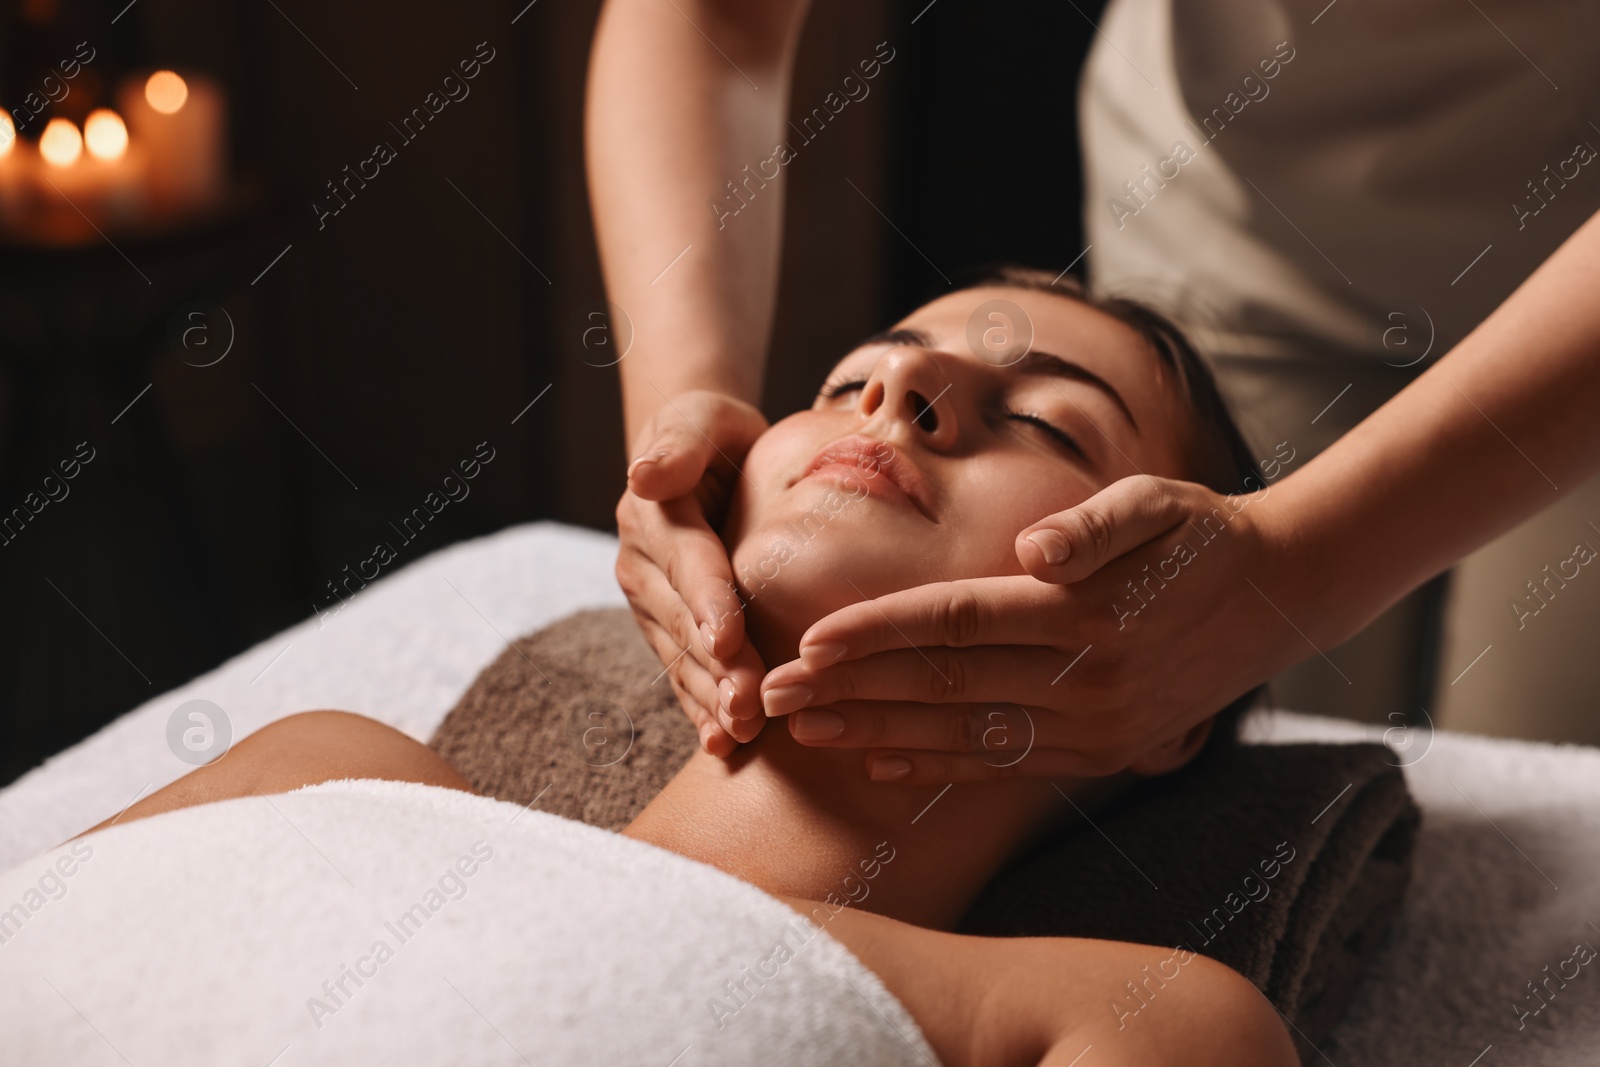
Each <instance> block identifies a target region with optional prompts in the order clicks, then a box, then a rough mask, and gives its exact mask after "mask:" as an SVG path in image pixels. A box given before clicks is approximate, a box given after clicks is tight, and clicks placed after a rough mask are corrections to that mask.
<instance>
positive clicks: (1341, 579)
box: [1251, 471, 1389, 666]
mask: <svg viewBox="0 0 1600 1067" xmlns="http://www.w3.org/2000/svg"><path fill="white" fill-rule="evenodd" d="M1313 473H1314V472H1313ZM1306 474H1307V472H1306V471H1300V472H1297V473H1296V474H1293V475H1290V476H1289V477H1287V478H1285V479H1283V480H1282V481H1281V482H1278V483H1276V484H1274V485H1272V486H1271V487H1270V489H1269V490H1268V492H1267V494H1266V495H1265V496H1264V497H1263V498H1262V499H1261V500H1260V501H1259V505H1260V506H1259V507H1257V508H1256V509H1255V513H1254V514H1253V515H1252V516H1251V518H1252V520H1253V523H1254V525H1255V527H1256V529H1257V537H1258V540H1259V544H1260V554H1261V560H1260V568H1259V569H1260V573H1261V578H1259V579H1257V581H1256V584H1257V585H1258V586H1259V587H1260V591H1261V593H1262V594H1263V595H1264V596H1266V597H1270V599H1271V603H1272V606H1273V607H1274V609H1275V610H1276V611H1277V612H1279V613H1281V614H1282V615H1283V616H1284V617H1285V618H1286V619H1287V620H1288V621H1289V622H1290V624H1291V626H1290V627H1286V628H1285V629H1284V631H1283V633H1284V640H1283V642H1282V644H1283V646H1284V648H1283V649H1282V651H1281V654H1280V657H1279V658H1280V659H1282V665H1283V666H1289V665H1292V664H1294V663H1297V662H1299V661H1300V660H1301V659H1304V658H1305V654H1306V652H1307V648H1306V646H1307V644H1308V643H1309V645H1311V646H1312V647H1314V648H1315V649H1317V650H1320V651H1324V652H1325V651H1326V650H1327V649H1330V648H1333V647H1336V646H1338V645H1341V644H1343V643H1344V642H1345V641H1347V640H1349V639H1350V638H1351V637H1353V636H1355V634H1357V633H1358V632H1360V630H1361V629H1362V628H1363V627H1364V626H1366V624H1367V623H1369V622H1371V621H1372V619H1373V618H1375V617H1376V616H1377V615H1378V614H1379V613H1380V612H1382V610H1383V609H1384V608H1385V607H1386V606H1387V605H1388V603H1389V600H1386V599H1384V596H1383V590H1382V575H1380V574H1378V573H1377V572H1376V571H1375V570H1374V569H1373V568H1372V567H1370V566H1367V565H1365V564H1364V563H1363V562H1362V558H1361V553H1360V552H1358V551H1356V550H1355V546H1356V544H1357V543H1358V541H1359V540H1360V538H1361V537H1362V530H1363V527H1364V526H1365V527H1366V528H1368V529H1370V523H1366V522H1365V521H1364V519H1363V516H1362V515H1361V514H1360V512H1359V510H1358V508H1357V506H1356V502H1355V501H1349V500H1342V499H1340V494H1339V493H1338V492H1337V490H1335V489H1333V488H1332V487H1329V486H1327V485H1324V484H1319V480H1318V479H1316V478H1315V477H1310V478H1308V477H1307V476H1306Z"/></svg>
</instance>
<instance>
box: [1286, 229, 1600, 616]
mask: <svg viewBox="0 0 1600 1067" xmlns="http://www.w3.org/2000/svg"><path fill="white" fill-rule="evenodd" d="M1597 414H1600V215H1597V216H1595V217H1594V218H1591V219H1590V220H1589V221H1588V222H1587V223H1586V224H1585V225H1584V226H1582V227H1581V228H1580V229H1579V230H1578V231H1577V232H1576V233H1575V234H1573V235H1572V237H1570V238H1568V240H1567V241H1566V243H1565V244H1563V245H1562V246H1561V247H1560V248H1559V249H1558V250H1557V251H1556V252H1555V254H1553V255H1552V256H1551V257H1550V258H1549V259H1548V260H1546V261H1545V263H1544V264H1543V265H1542V266H1540V268H1539V269H1538V270H1537V271H1535V272H1534V273H1533V274H1532V275H1531V276H1530V277H1529V278H1528V279H1527V281H1525V282H1524V283H1523V284H1522V285H1521V286H1520V287H1519V288H1518V289H1517V291H1516V292H1515V293H1513V294H1512V295H1511V296H1510V297H1509V298H1508V299H1507V300H1506V301H1505V303H1504V304H1502V305H1501V306H1500V307H1499V308H1498V309H1496V311H1495V312H1494V313H1493V314H1492V315H1490V316H1489V317H1488V318H1487V319H1485V320H1484V321H1483V323H1482V324H1480V325H1479V326H1478V328H1477V329H1475V330H1474V331H1473V332H1472V333H1471V334H1470V335H1468V336H1467V338H1466V339H1465V340H1463V341H1462V342H1461V343H1460V344H1459V345H1457V346H1456V347H1455V348H1454V349H1453V350H1452V351H1451V352H1450V353H1449V354H1448V355H1446V356H1445V357H1444V358H1442V359H1440V360H1439V362H1438V363H1437V364H1436V365H1435V366H1433V367H1432V368H1430V369H1429V370H1428V371H1427V373H1425V374H1423V375H1422V376H1421V377H1419V378H1418V379H1417V380H1416V381H1415V382H1413V383H1412V384H1411V385H1410V386H1408V387H1407V388H1406V389H1404V390H1403V391H1402V392H1400V393H1399V394H1398V395H1397V396H1395V397H1394V398H1393V399H1392V400H1390V401H1389V402H1388V403H1387V404H1385V405H1384V406H1383V407H1381V408H1380V409H1378V411H1376V412H1374V413H1373V414H1372V415H1371V416H1370V417H1368V418H1367V419H1366V420H1364V421H1363V422H1362V423H1361V424H1360V425H1359V426H1357V427H1356V428H1355V429H1354V430H1352V431H1351V432H1350V433H1348V434H1347V435H1345V437H1344V438H1342V439H1341V440H1339V441H1338V442H1336V443H1335V444H1334V445H1333V446H1331V447H1330V448H1328V449H1327V451H1325V452H1324V453H1322V454H1321V455H1320V456H1318V457H1317V458H1316V459H1315V460H1313V461H1312V462H1311V463H1309V464H1307V465H1306V467H1305V468H1304V469H1303V470H1301V471H1300V472H1298V473H1297V474H1295V475H1293V476H1291V477H1289V478H1287V479H1285V480H1284V482H1283V483H1281V484H1280V485H1279V486H1276V487H1274V488H1273V489H1272V491H1271V494H1272V497H1273V498H1274V499H1272V501H1271V504H1270V509H1269V512H1268V514H1269V515H1270V516H1271V517H1272V521H1274V522H1276V523H1277V524H1278V527H1279V529H1280V533H1282V534H1283V535H1284V536H1285V537H1286V539H1287V542H1288V543H1289V544H1290V545H1291V546H1292V550H1291V553H1290V554H1289V556H1288V558H1289V559H1290V564H1289V566H1288V567H1287V571H1288V573H1284V574H1280V575H1278V576H1276V577H1277V580H1278V582H1280V583H1281V586H1282V587H1283V588H1285V589H1286V590H1288V591H1290V592H1291V595H1292V598H1293V600H1294V601H1295V602H1296V603H1297V604H1298V605H1299V606H1300V607H1301V609H1302V610H1301V616H1300V618H1297V620H1296V621H1297V623H1298V624H1299V625H1301V626H1303V627H1306V629H1307V630H1308V632H1309V636H1310V637H1311V638H1312V639H1313V640H1314V641H1316V643H1317V644H1319V645H1321V644H1322V643H1323V641H1326V642H1328V643H1329V644H1332V643H1337V642H1338V641H1340V640H1343V639H1344V638H1346V637H1348V636H1350V635H1351V634H1353V633H1355V632H1356V631H1357V630H1359V629H1360V628H1361V627H1362V626H1364V625H1365V624H1366V623H1367V622H1369V621H1371V619H1372V618H1374V617H1375V616H1376V615H1377V614H1378V613H1379V612H1381V611H1382V610H1383V609H1384V608H1385V607H1387V606H1388V605H1389V604H1392V603H1393V602H1394V601H1396V600H1398V599H1399V598H1400V597H1401V596H1402V595H1404V593H1405V592H1407V591H1408V590H1410V589H1412V588H1414V587H1416V586H1417V585H1419V584H1421V583H1422V582H1423V581H1426V580H1427V579H1428V578H1429V577H1431V576H1433V575H1435V574H1437V573H1439V572H1440V571H1443V570H1445V569H1446V568H1448V567H1450V566H1452V565H1453V564H1455V563H1456V562H1458V561H1459V560H1461V559H1462V558H1463V557H1464V556H1466V555H1467V554H1468V553H1470V552H1472V551H1473V550H1474V549H1476V548H1478V547H1480V546H1482V545H1484V544H1485V543H1487V542H1488V541H1490V540H1492V539H1493V538H1495V537H1496V536H1498V535H1500V534H1501V533H1503V532H1505V531H1506V530H1508V529H1510V528H1511V527H1512V526H1515V525H1517V524H1518V523H1520V522H1522V521H1523V520H1525V519H1527V518H1529V517H1531V516H1532V515H1534V514H1536V513H1537V512H1539V511H1541V510H1543V509H1544V508H1546V507H1548V506H1550V505H1551V504H1553V503H1554V502H1555V501H1556V500H1557V498H1558V497H1559V496H1561V495H1562V494H1564V493H1566V492H1567V491H1569V490H1571V489H1573V488H1575V487H1576V486H1577V485H1578V484H1579V483H1580V482H1582V481H1583V480H1584V479H1585V478H1586V477H1587V476H1588V475H1589V474H1591V473H1592V472H1593V471H1594V470H1595V469H1596V467H1597V466H1600V422H1597ZM1262 504H1263V506H1266V505H1267V504H1268V501H1262ZM1574 536H1575V537H1581V536H1582V532H1581V531H1574ZM1301 619H1303V620H1304V621H1301ZM1324 647H1326V646H1324Z"/></svg>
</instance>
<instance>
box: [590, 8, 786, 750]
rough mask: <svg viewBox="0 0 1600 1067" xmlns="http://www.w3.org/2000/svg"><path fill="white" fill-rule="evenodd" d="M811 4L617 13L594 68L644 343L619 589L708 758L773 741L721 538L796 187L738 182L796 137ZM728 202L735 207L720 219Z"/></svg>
mask: <svg viewBox="0 0 1600 1067" xmlns="http://www.w3.org/2000/svg"><path fill="white" fill-rule="evenodd" d="M807 7H808V4H807V3H806V2H805V0H724V2H720V3H719V2H713V0H609V2H608V3H607V4H606V5H605V8H604V10H603V11H602V12H601V16H600V24H599V28H598V30H597V31H596V36H595V41H594V46H593V54H592V56H591V60H590V68H589V82H588V88H587V104H586V112H585V155H586V163H587V168H588V179H589V195H590V202H591V205H592V208H593V212H594V219H595V230H596V234H597V238H598V242H599V248H600V262H601V269H602V271H603V272H604V275H605V283H606V292H607V294H608V296H609V297H610V300H611V301H612V302H613V303H614V304H616V305H618V306H620V307H621V308H622V310H623V311H624V313H625V314H626V315H627V316H628V318H629V320H630V321H631V323H632V327H633V344H632V347H631V349H630V350H629V351H628V353H627V355H626V357H625V358H624V359H623V360H622V362H621V363H620V364H619V370H620V372H621V376H622V394H623V409H624V417H625V421H626V426H627V440H628V446H629V456H630V459H632V460H633V462H632V464H631V465H630V468H629V482H628V485H629V489H628V492H627V493H625V494H624V495H623V498H622V500H621V501H620V502H619V503H618V505H617V526H618V531H619V534H620V536H621V540H622V548H621V551H620V553H619V555H618V559H617V579H618V581H619V583H620V584H621V586H622V588H623V591H624V592H625V593H627V595H628V599H629V602H630V604H631V605H632V607H633V611H634V615H635V617H636V618H637V619H638V620H639V623H640V625H641V627H642V628H643V630H644V632H645V636H646V637H647V638H648V640H649V641H650V643H651V646H652V647H653V648H654V649H655V651H656V653H657V655H658V656H660V658H661V661H662V663H663V664H666V665H667V667H668V669H667V674H668V675H669V677H670V680H671V683H672V685H673V688H674V690H675V691H676V692H677V694H678V697H679V699H680V701H682V703H683V704H684V707H685V709H686V710H687V712H688V714H689V717H690V719H691V720H692V721H693V722H694V723H695V725H696V727H697V728H698V730H699V733H700V739H701V743H702V744H703V745H704V746H705V747H706V748H707V749H708V750H710V751H715V752H719V753H721V754H726V753H727V752H728V751H730V750H731V749H732V747H733V739H734V737H737V738H738V739H740V740H748V739H749V738H750V737H754V736H755V733H756V731H758V730H759V729H760V727H761V720H760V718H759V715H758V712H759V704H758V702H757V700H758V698H757V692H756V687H757V685H758V684H759V682H760V678H761V673H762V670H763V667H762V664H761V662H760V659H759V657H757V656H756V655H755V653H754V651H753V650H752V649H751V648H750V647H749V646H748V645H747V644H746V643H745V640H744V620H743V616H742V614H741V613H740V610H739V608H740V604H739V599H738V596H737V594H736V593H735V591H734V587H733V584H732V580H733V572H732V568H731V566H730V565H729V563H728V558H727V553H726V551H725V550H724V548H723V545H722V542H721V541H720V539H718V537H717V535H716V532H715V529H714V527H715V525H717V524H718V523H720V521H721V517H722V516H721V512H722V509H723V508H724V507H725V504H726V499H727V493H728V491H729V489H730V488H731V486H732V483H733V479H735V478H737V477H738V473H737V471H738V464H741V463H742V462H743V460H744V455H745V453H746V452H747V451H748V450H749V447H750V444H751V443H752V442H753V441H754V440H755V438H756V437H757V436H759V435H760V433H761V432H762V431H763V430H764V429H765V428H766V420H765V419H764V418H763V417H762V416H761V413H760V412H759V410H757V408H756V406H755V405H756V404H757V403H758V402H759V399H760V394H761V383H762V373H763V369H764V365H765V360H766V351H767V343H768V338H769V335H770V332H771V328H772V315H773V305H774V302H775V299H776V294H777V282H778V260H779V252H780V248H781V234H782V222H783V200H784V197H783V190H784V181H785V178H784V175H783V173H782V172H781V168H780V172H779V174H778V176H777V177H776V178H765V177H763V178H761V179H759V180H760V181H764V182H765V184H764V186H762V187H760V188H756V183H754V182H753V183H752V185H751V190H752V191H751V192H747V193H746V194H745V195H746V197H747V198H748V200H749V202H748V203H747V204H746V205H745V206H743V207H742V208H740V210H739V211H738V213H737V215H731V214H729V213H728V211H727V210H726V207H727V205H729V204H733V205H737V204H738V203H739V201H738V200H731V199H727V198H728V197H729V186H728V183H729V182H741V183H742V182H743V180H744V179H745V173H744V169H745V167H747V166H749V167H751V168H752V170H753V169H754V168H755V167H756V166H757V165H758V164H760V163H762V161H764V160H767V159H768V158H769V157H770V156H771V155H772V152H773V148H774V146H775V145H776V144H778V143H779V142H781V141H783V140H785V137H784V135H783V130H784V127H785V124H786V122H787V119H788V106H789V86H790V79H791V74H792V70H793V65H794V56H795V51H796V48H797V45H798V43H799V38H800V30H801V27H802V23H803V21H804V18H805V14H806V10H807ZM715 204H722V205H723V208H722V209H718V208H716V207H714V206H713V205H715Z"/></svg>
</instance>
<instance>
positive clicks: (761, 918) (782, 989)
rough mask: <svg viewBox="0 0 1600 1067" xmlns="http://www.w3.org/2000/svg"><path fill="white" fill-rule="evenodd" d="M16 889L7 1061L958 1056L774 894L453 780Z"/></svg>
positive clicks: (27, 870)
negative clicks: (932, 1042) (933, 1040)
mask: <svg viewBox="0 0 1600 1067" xmlns="http://www.w3.org/2000/svg"><path fill="white" fill-rule="evenodd" d="M64 859H65V862H63V861H64ZM58 863H59V864H61V866H59V867H58V866H57V864H58ZM68 870H70V872H71V873H70V874H68V873H65V872H67V871H68ZM41 880H42V881H43V883H44V884H43V885H42V886H41ZM13 902H16V903H19V904H23V905H24V908H25V910H26V911H27V914H26V916H25V917H24V918H21V919H17V918H16V917H15V916H13V918H12V921H11V923H10V924H9V925H6V924H5V919H4V916H3V915H0V937H4V938H5V941H4V943H3V944H0V1050H3V1051H0V1060H3V1061H4V1062H5V1063H7V1064H12V1063H15V1064H29V1065H32V1064H83V1065H91V1064H111V1063H123V1062H124V1061H126V1063H132V1064H168V1065H184V1064H195V1065H205V1067H212V1065H215V1064H223V1063H231V1064H260V1065H265V1064H268V1063H271V1064H273V1065H274V1067H296V1065H301V1064H340V1065H343V1064H353V1063H375V1064H377V1063H381V1064H402V1065H404V1064H418V1065H423V1064H427V1065H432V1064H444V1063H465V1064H475V1065H488V1064H506V1065H516V1064H528V1063H541V1064H542V1063H550V1064H562V1065H575V1067H576V1065H584V1064H595V1065H605V1067H613V1065H618V1064H642V1065H652V1064H653V1065H659V1067H666V1065H668V1064H672V1065H673V1067H694V1065H704V1067H714V1065H727V1067H735V1065H738V1067H743V1065H747V1064H755V1063H783V1064H786V1065H794V1067H808V1065H815V1067H834V1065H836V1064H841V1063H872V1064H885V1065H907V1067H910V1065H913V1064H915V1065H920V1067H930V1065H932V1064H935V1063H936V1062H937V1060H936V1057H935V1056H934V1054H933V1051H932V1049H931V1048H930V1047H929V1046H928V1044H927V1042H926V1040H925V1039H924V1038H923V1036H922V1033H921V1031H920V1030H919V1029H918V1027H917V1025H916V1023H915V1022H914V1021H913V1020H912V1018H911V1016H910V1015H909V1014H908V1013H907V1012H906V1011H905V1009H904V1008H903V1007H902V1006H901V1004H900V1003H899V1001H898V1000H896V999H895V998H894V997H893V996H892V995H891V994H889V993H888V992H887V991H886V990H885V988H884V987H883V984H882V983H881V982H880V981H879V980H878V978H877V977H876V976H875V975H874V974H873V973H872V972H871V971H870V970H868V969H867V968H866V967H865V966H863V965H862V964H861V962H860V961H859V960H857V959H856V958H855V957H854V956H853V955H852V954H851V953H850V952H849V951H848V950H847V949H845V948H844V946H843V945H841V944H840V943H839V942H838V941H836V940H834V939H833V938H832V937H831V936H829V935H828V934H827V933H826V932H825V929H823V928H822V927H820V926H819V925H818V924H817V923H811V922H809V921H808V920H806V919H805V918H804V917H803V916H801V915H800V914H799V913H797V912H795V911H793V910H791V909H790V908H788V907H787V906H785V905H784V904H783V903H782V902H780V901H779V900H777V899H776V898H773V897H770V896H768V895H767V894H765V893H763V892H761V891H760V890H758V889H756V888H754V887H753V886H751V885H748V884H747V883H745V882H742V881H739V880H738V879H736V878H733V877H731V876H729V875H726V874H724V873H722V872H721V871H718V870H716V869H715V868H712V867H709V866H706V865H705V864H701V863H698V862H696V861H693V860H689V859H686V858H684V857H682V856H679V855H677V854H675V853H672V852H667V851H665V850H663V849H659V848H656V847H654V846H652V845H648V844H644V843H642V842H639V841H635V840H632V839H631V838H625V837H622V836H620V835H618V834H613V833H609V832H607V831H604V830H598V829H595V828H593V827H590V826H586V825H584V824H582V823H577V822H572V821H569V820H566V819H560V818H557V817H555V816H553V815H548V814H545V813H542V812H539V811H536V810H533V811H525V810H524V809H522V808H520V807H518V806H516V805H514V804H505V803H501V802H499V801H495V800H490V799H488V798H485V797H477V796H473V795H471V794H468V793H462V792H459V791H456V790H449V789H441V788H438V787H434V786H423V785H416V784H411V783H399V782H376V781H370V780H368V781H344V782H335V783H326V784H324V785H321V786H313V787H310V788H308V789H303V790H299V791H297V792H294V793H288V794H281V795H277V796H272V797H270V798H267V797H260V796H255V797H247V798H243V799H239V800H232V801H226V802H223V803H219V804H210V805H204V806H201V807H197V808H189V809H185V810H182V811H179V812H175V813H172V814H169V815H164V816H161V817H158V818H152V819H146V820H139V821H134V822H131V823H129V824H127V825H124V826H114V827H112V828H111V829H109V830H105V831H102V832H100V833H97V834H93V835H90V836H89V837H87V838H85V839H83V840H82V841H79V842H76V843H74V844H72V845H64V846H61V847H59V848H57V849H54V850H53V851H51V852H50V853H48V854H46V855H45V856H41V857H38V858H36V859H34V860H31V861H29V862H26V863H24V864H22V865H21V866H19V867H16V868H14V869H12V870H11V871H9V872H7V873H6V874H4V875H0V907H3V906H8V905H11V904H13ZM29 904H37V905H38V906H37V907H36V908H29V907H28V905H29Z"/></svg>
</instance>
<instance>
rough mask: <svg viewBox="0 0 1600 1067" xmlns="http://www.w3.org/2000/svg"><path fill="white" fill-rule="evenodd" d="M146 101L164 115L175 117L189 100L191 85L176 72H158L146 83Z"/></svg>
mask: <svg viewBox="0 0 1600 1067" xmlns="http://www.w3.org/2000/svg"><path fill="white" fill-rule="evenodd" d="M144 98H145V101H146V102H147V103H148V104H149V105H150V106H151V107H153V108H155V109H156V110H157V111H159V112H161V114H163V115H175V114H177V113H178V111H179V109H180V108H182V107H183V105H184V103H185V102H186V101H187V100H188V99H189V83H188V82H185V81H184V80H183V79H182V78H181V77H179V76H178V73H177V72H176V71H172V70H158V71H156V72H155V73H154V74H152V75H150V77H149V79H148V80H147V81H146V82H145V83H144Z"/></svg>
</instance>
